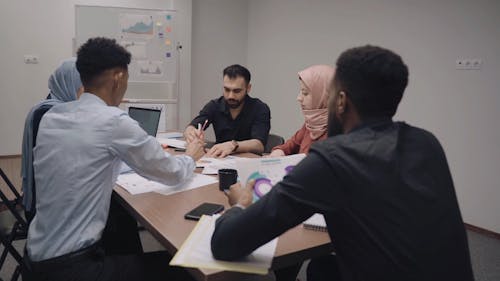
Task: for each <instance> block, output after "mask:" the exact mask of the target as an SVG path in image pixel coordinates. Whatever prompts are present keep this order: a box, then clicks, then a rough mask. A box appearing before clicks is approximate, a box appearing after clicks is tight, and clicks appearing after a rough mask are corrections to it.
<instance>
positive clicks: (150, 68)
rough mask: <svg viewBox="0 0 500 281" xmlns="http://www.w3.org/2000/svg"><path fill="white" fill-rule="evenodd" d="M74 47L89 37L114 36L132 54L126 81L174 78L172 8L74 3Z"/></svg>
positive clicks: (175, 43) (171, 80)
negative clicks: (155, 8) (81, 4)
mask: <svg viewBox="0 0 500 281" xmlns="http://www.w3.org/2000/svg"><path fill="white" fill-rule="evenodd" d="M75 20H76V22H75V27H76V31H75V34H76V40H75V41H76V42H75V50H76V49H78V48H79V47H80V46H81V45H82V44H83V43H85V42H86V41H87V40H88V39H89V38H91V37H96V36H104V37H109V38H114V39H116V40H117V42H118V43H119V44H121V45H122V46H123V47H125V48H126V49H127V50H128V51H129V52H130V53H131V54H132V61H131V63H130V65H129V81H130V82H160V83H176V81H178V77H177V76H178V73H177V70H178V65H177V64H178V52H177V47H178V45H179V42H178V41H177V26H176V20H177V13H176V11H175V10H153V9H133V8H117V7H99V6H80V5H76V6H75Z"/></svg>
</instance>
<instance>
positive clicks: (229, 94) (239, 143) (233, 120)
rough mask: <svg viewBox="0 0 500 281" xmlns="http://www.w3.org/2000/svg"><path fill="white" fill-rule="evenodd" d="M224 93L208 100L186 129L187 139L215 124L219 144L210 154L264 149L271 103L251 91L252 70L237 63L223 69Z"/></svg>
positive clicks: (193, 138)
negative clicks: (254, 96)
mask: <svg viewBox="0 0 500 281" xmlns="http://www.w3.org/2000/svg"><path fill="white" fill-rule="evenodd" d="M223 79H224V92H223V96H222V97H220V98H217V99H213V100H211V101H210V102H208V103H207V104H206V105H205V107H203V109H202V110H201V111H200V114H199V115H198V116H197V117H196V118H194V119H193V121H191V123H190V124H189V125H188V126H187V128H186V130H185V131H184V137H185V138H186V140H187V141H188V142H191V141H193V140H195V139H199V138H201V139H203V138H204V136H203V130H205V129H206V128H207V127H208V126H210V124H212V125H213V126H214V131H215V138H216V144H215V145H214V146H213V147H212V148H211V149H210V150H209V151H208V152H207V156H212V157H225V156H226V155H229V154H231V153H234V152H254V153H262V152H263V151H264V146H265V145H266V142H267V137H268V135H269V129H270V128H271V113H270V110H269V107H268V106H267V105H266V104H265V103H263V102H262V101H261V100H259V99H257V98H252V97H250V96H249V95H248V93H249V92H250V90H251V88H252V85H251V84H250V72H249V71H248V69H246V68H245V67H243V66H241V65H238V64H235V65H231V66H228V67H226V68H225V69H224V71H223Z"/></svg>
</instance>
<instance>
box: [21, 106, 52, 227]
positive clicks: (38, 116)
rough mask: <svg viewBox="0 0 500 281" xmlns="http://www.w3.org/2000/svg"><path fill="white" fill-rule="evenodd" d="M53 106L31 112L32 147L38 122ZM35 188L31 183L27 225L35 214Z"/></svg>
mask: <svg viewBox="0 0 500 281" xmlns="http://www.w3.org/2000/svg"><path fill="white" fill-rule="evenodd" d="M52 106H53V105H51V104H45V105H42V106H40V107H39V108H37V109H36V110H35V112H33V121H32V123H33V142H32V143H33V147H32V148H34V147H35V145H36V136H37V135H38V128H39V127H40V121H42V117H43V115H44V114H45V113H47V111H49V109H51V108H52ZM35 204H36V188H35V183H33V190H32V191H31V209H30V210H26V211H25V213H24V214H25V215H26V220H27V221H28V224H29V223H30V222H31V221H32V220H33V218H34V217H35V214H36V208H35Z"/></svg>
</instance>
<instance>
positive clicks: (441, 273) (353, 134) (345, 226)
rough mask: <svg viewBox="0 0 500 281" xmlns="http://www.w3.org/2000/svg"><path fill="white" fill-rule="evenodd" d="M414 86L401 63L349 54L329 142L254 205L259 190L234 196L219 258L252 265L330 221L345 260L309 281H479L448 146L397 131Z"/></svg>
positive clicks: (406, 129) (371, 53) (222, 226)
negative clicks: (266, 247) (263, 250)
mask: <svg viewBox="0 0 500 281" xmlns="http://www.w3.org/2000/svg"><path fill="white" fill-rule="evenodd" d="M407 83H408V69H407V67H406V65H405V64H404V63H403V61H402V60H401V57H400V56H398V55H397V54H395V53H393V52H391V51H389V50H386V49H382V48H379V47H373V46H364V47H358V48H353V49H350V50H347V51H345V52H344V53H343V54H342V55H341V56H340V57H339V59H338V60H337V69H336V74H335V79H334V85H333V87H334V91H333V93H334V94H333V96H331V97H330V100H329V129H328V130H329V138H328V139H326V140H325V141H322V142H318V143H316V144H314V145H313V146H312V148H311V150H310V152H309V155H308V156H307V157H306V158H305V159H304V160H303V161H302V162H300V163H299V164H298V165H297V166H296V167H295V168H294V170H293V171H292V172H291V173H289V174H288V176H286V177H285V178H284V179H283V181H281V182H280V183H278V184H277V185H276V186H274V187H273V189H272V190H271V191H270V192H269V193H268V194H267V195H266V196H264V197H263V198H262V199H260V201H258V202H257V203H255V204H253V205H252V204H251V202H252V195H251V193H252V187H253V183H252V182H251V183H250V184H248V185H247V186H246V187H242V186H240V185H239V184H236V185H233V186H232V187H231V190H230V192H229V194H228V197H229V201H230V204H232V205H235V206H233V207H232V208H231V209H229V210H228V211H227V212H226V213H225V214H224V215H223V216H222V217H221V218H219V220H218V221H217V225H216V228H215V232H214V235H213V237H212V252H213V254H214V256H215V257H216V258H217V259H223V260H232V259H237V258H239V257H242V256H245V255H247V254H249V253H250V252H252V251H253V250H254V249H256V248H257V247H259V246H260V245H262V244H264V243H266V242H267V241H269V240H271V239H273V238H274V237H276V236H279V235H280V234H282V233H283V232H285V231H286V230H287V229H289V228H291V227H294V226H296V225H297V224H299V223H301V222H302V221H304V220H305V219H307V218H308V217H309V216H311V215H312V214H313V213H322V214H323V215H324V216H325V218H326V222H327V226H328V232H329V234H330V237H331V238H332V241H334V242H333V243H334V246H335V252H336V258H330V259H327V260H328V262H326V263H325V262H322V263H318V262H316V261H314V260H313V262H312V266H310V268H309V269H310V270H309V272H308V281H314V280H326V279H323V278H324V277H326V276H328V277H327V278H329V279H328V280H415V281H416V280H419V281H421V280H473V276H472V270H471V264H470V257H469V251H468V246H467V237H466V234H465V228H464V225H463V222H462V217H461V214H460V210H459V206H458V202H457V198H456V195H455V189H454V186H453V181H452V178H451V174H450V170H449V167H448V163H447V160H446V157H445V154H444V151H443V149H442V147H441V145H440V144H439V142H438V140H437V139H436V138H435V137H434V136H433V135H432V134H431V133H430V132H427V131H425V130H423V129H419V128H415V127H412V126H410V125H408V124H406V123H404V122H394V121H392V116H393V115H394V114H395V112H396V109H397V106H398V104H399V102H400V101H401V98H402V96H403V92H404V89H405V88H406V85H407ZM332 257H333V256H332ZM335 268H338V272H333V269H335Z"/></svg>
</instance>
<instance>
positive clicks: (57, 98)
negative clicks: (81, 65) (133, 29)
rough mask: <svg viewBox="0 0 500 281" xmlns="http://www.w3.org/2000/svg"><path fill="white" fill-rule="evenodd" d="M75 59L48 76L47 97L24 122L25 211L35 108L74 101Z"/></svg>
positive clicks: (30, 186) (28, 202)
mask: <svg viewBox="0 0 500 281" xmlns="http://www.w3.org/2000/svg"><path fill="white" fill-rule="evenodd" d="M75 63H76V59H75V58H71V59H67V60H65V61H63V63H62V64H61V65H60V66H59V67H58V68H57V69H56V71H54V73H53V74H52V75H50V78H49V97H48V99H46V100H44V101H41V102H39V103H38V104H37V105H35V106H34V107H33V108H32V109H31V110H30V112H29V113H28V116H27V117H26V121H25V123H24V135H23V144H22V153H23V155H22V162H21V177H22V180H23V183H22V189H23V205H24V208H25V209H26V211H31V210H32V207H33V206H31V205H32V204H31V203H32V199H33V197H32V195H33V187H34V172H33V143H34V139H33V136H34V132H33V125H34V124H33V117H34V113H35V111H36V110H37V109H39V108H41V107H42V106H54V105H56V104H58V103H63V102H69V101H74V100H76V99H77V92H78V90H79V89H80V87H81V86H82V81H81V80H80V74H79V73H78V70H76V64H75Z"/></svg>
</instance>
